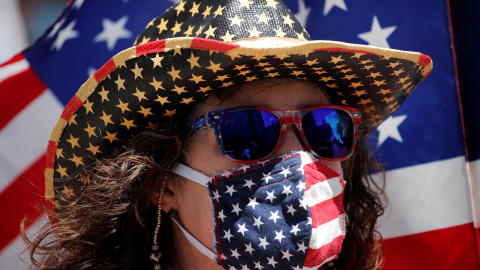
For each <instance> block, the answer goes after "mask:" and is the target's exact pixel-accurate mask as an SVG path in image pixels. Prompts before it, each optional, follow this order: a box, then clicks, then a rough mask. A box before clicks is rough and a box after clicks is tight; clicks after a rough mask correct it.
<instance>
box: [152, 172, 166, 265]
mask: <svg viewBox="0 0 480 270" xmlns="http://www.w3.org/2000/svg"><path fill="white" fill-rule="evenodd" d="M166 182H167V176H165V179H164V180H163V184H162V187H161V188H160V195H159V196H158V219H157V226H156V227H155V233H154V234H153V245H152V255H150V260H152V261H154V262H155V265H154V266H153V269H155V270H160V269H162V266H161V265H160V260H161V259H162V257H163V256H162V253H160V251H159V247H158V243H157V236H158V231H159V230H160V223H161V222H162V196H163V190H164V189H165V183H166Z"/></svg>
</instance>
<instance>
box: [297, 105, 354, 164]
mask: <svg viewBox="0 0 480 270" xmlns="http://www.w3.org/2000/svg"><path fill="white" fill-rule="evenodd" d="M302 126H303V132H304V133H305V138H306V139H307V141H308V143H309V144H310V147H311V148H312V149H313V151H314V152H315V153H317V155H319V156H321V157H324V158H331V159H335V158H343V157H346V156H347V155H348V154H349V153H350V150H351V149H352V146H353V122H352V118H351V117H350V115H349V114H348V113H347V112H345V111H342V110H339V109H333V108H325V109H318V110H315V111H311V112H309V113H307V114H305V116H304V117H303V119H302Z"/></svg>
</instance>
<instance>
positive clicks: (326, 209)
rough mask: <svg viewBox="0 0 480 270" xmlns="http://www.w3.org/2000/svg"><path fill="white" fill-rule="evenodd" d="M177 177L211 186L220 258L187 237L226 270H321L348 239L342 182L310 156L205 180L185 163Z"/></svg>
mask: <svg viewBox="0 0 480 270" xmlns="http://www.w3.org/2000/svg"><path fill="white" fill-rule="evenodd" d="M174 171H175V173H177V174H179V175H181V176H183V177H185V178H187V179H190V180H192V181H195V182H197V183H199V184H202V185H205V186H206V187H207V188H208V190H209V194H210V196H211V199H212V205H213V209H214V220H215V224H214V236H215V244H214V246H215V248H216V253H214V252H212V251H211V250H210V249H209V248H207V247H205V246H204V245H203V244H202V243H200V242H199V241H198V240H197V239H196V238H195V237H193V236H192V235H190V234H189V233H188V232H187V231H186V230H185V229H183V227H182V226H181V224H180V222H179V221H178V220H176V219H175V222H176V224H177V225H178V226H179V227H180V228H181V229H182V231H183V233H184V235H185V236H186V238H187V239H188V240H189V241H190V242H191V243H192V244H193V245H194V246H195V247H196V248H197V249H198V250H199V251H200V252H202V253H203V254H205V255H206V256H208V257H210V258H211V259H212V260H214V261H216V262H217V263H218V264H220V265H221V266H223V267H224V268H225V269H238V270H240V269H262V268H265V269H272V268H275V269H318V268H319V267H320V266H322V265H323V264H324V263H326V262H329V261H331V260H333V259H335V258H336V257H337V255H338V254H339V253H340V249H341V246H342V242H343V239H344V237H345V213H344V208H343V190H344V187H345V182H344V180H343V179H342V177H341V175H340V174H339V173H338V172H336V171H334V170H333V169H331V168H329V167H328V166H327V165H326V164H325V163H323V162H321V161H318V160H316V159H314V158H313V157H312V156H311V155H310V154H309V153H307V152H292V153H290V154H287V155H284V156H280V157H277V158H274V159H271V160H267V161H263V162H259V163H256V164H253V165H249V166H243V167H241V168H240V169H236V170H233V171H231V172H227V173H223V174H218V175H215V176H213V177H209V176H206V175H204V174H202V173H200V172H198V171H195V170H193V169H191V168H189V167H187V166H185V165H182V164H178V166H177V167H176V168H175V170H174Z"/></svg>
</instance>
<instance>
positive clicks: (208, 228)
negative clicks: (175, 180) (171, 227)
mask: <svg viewBox="0 0 480 270" xmlns="http://www.w3.org/2000/svg"><path fill="white" fill-rule="evenodd" d="M179 195H180V196H181V198H182V199H181V200H180V204H179V209H178V212H179V214H180V220H181V221H182V223H183V226H184V227H185V229H187V230H188V231H189V232H190V233H191V234H192V235H193V236H195V237H196V238H197V239H198V240H199V241H200V242H202V243H203V244H204V245H205V246H207V247H210V246H211V245H212V243H213V242H214V237H213V228H214V219H213V215H214V212H213V206H212V203H211V200H210V196H209V194H208V190H207V189H206V188H205V187H204V186H201V185H199V184H197V183H194V182H191V181H187V182H186V183H185V185H184V186H183V187H182V189H181V191H180V194H179Z"/></svg>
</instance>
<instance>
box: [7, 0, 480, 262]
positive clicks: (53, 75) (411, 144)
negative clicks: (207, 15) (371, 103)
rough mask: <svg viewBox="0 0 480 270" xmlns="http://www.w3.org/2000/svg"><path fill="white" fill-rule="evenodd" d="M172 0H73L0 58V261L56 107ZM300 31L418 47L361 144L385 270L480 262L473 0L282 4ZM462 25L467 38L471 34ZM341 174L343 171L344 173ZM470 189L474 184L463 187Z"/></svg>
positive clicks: (12, 249) (30, 210)
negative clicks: (376, 164)
mask: <svg viewBox="0 0 480 270" xmlns="http://www.w3.org/2000/svg"><path fill="white" fill-rule="evenodd" d="M174 2H176V0H172V1H167V0H156V1H155V0H135V1H133V0H104V1H95V0H74V1H71V2H70V3H69V4H68V6H67V7H66V9H65V11H64V12H63V13H62V14H61V15H60V17H59V18H58V19H57V21H56V22H55V23H54V24H53V25H52V26H51V27H50V28H49V29H48V30H47V32H46V33H45V34H44V35H43V36H42V37H41V38H40V39H39V40H38V41H37V42H36V43H35V44H34V45H33V46H31V47H30V48H27V49H26V50H24V51H23V52H22V53H20V54H18V55H17V56H15V57H14V58H12V59H11V60H10V61H7V62H6V63H4V64H1V65H0V112H1V114H0V211H1V213H0V215H1V216H2V222H0V268H1V269H22V263H21V261H20V260H19V258H18V257H19V253H20V252H21V250H22V249H23V245H22V241H21V237H19V223H20V221H21V219H22V218H23V217H24V216H28V217H31V220H30V222H28V223H27V225H28V226H29V228H30V230H34V228H35V226H36V225H38V224H41V223H42V222H43V221H42V220H43V219H42V218H40V213H39V212H38V211H37V210H36V205H38V204H40V203H42V202H43V198H42V196H41V195H38V194H43V193H44V191H43V189H44V175H43V170H42V168H43V167H44V154H45V150H46V147H47V142H48V140H49V136H50V132H51V131H52V129H53V126H54V125H55V123H56V121H57V119H58V118H59V116H60V114H61V112H62V109H63V107H64V106H65V105H66V104H67V103H68V101H69V99H70V98H71V97H72V96H73V95H74V93H75V92H76V91H77V90H78V88H79V87H80V85H81V84H82V83H83V82H84V81H85V80H86V79H87V78H88V76H89V75H90V74H92V73H93V72H94V71H95V70H96V69H98V68H100V67H101V65H102V64H104V63H105V62H106V61H107V60H108V59H110V58H111V57H112V56H113V55H114V54H115V53H117V52H119V51H121V50H122V49H125V48H128V47H130V46H131V45H132V44H133V41H134V39H135V37H136V35H137V34H138V33H139V32H140V30H141V29H143V28H144V27H145V26H146V25H147V23H148V22H149V21H150V20H151V19H152V18H154V17H155V16H157V15H158V14H160V13H161V12H163V11H164V10H165V9H166V8H168V7H169V6H170V5H172V4H174ZM285 3H286V4H287V6H289V7H290V9H292V11H293V12H294V13H295V14H296V16H297V18H298V19H299V21H300V22H301V23H302V24H303V25H304V26H305V27H306V29H307V30H308V32H309V33H310V35H311V37H312V39H331V40H338V41H345V42H351V43H360V44H369V45H375V46H380V47H389V48H395V49H402V50H413V51H420V52H422V53H424V54H427V55H429V56H430V57H431V58H432V59H433V61H434V70H433V72H432V74H431V75H430V76H429V77H428V78H427V79H426V80H425V81H424V82H422V83H421V84H420V86H419V87H418V88H417V89H416V90H415V91H413V94H412V95H411V96H410V97H409V98H408V99H407V101H406V102H405V103H404V105H403V106H402V107H400V109H399V111H398V112H397V113H395V114H394V115H393V116H392V117H391V118H389V119H387V120H386V121H385V122H384V123H383V124H382V125H381V126H380V127H379V128H378V131H377V132H376V133H375V135H376V137H377V139H376V140H373V141H372V144H373V146H374V147H375V148H376V149H377V150H376V152H377V154H378V156H379V158H380V159H381V160H382V161H384V162H385V163H386V164H387V173H386V177H387V184H386V193H387V195H388V199H389V205H388V208H387V211H386V213H385V215H384V216H383V217H382V218H381V220H380V222H379V229H380V231H381V233H382V235H383V237H384V238H385V240H384V244H385V267H384V268H385V269H478V268H480V260H479V253H480V245H479V237H478V236H479V232H480V231H479V230H478V228H479V217H478V215H479V209H478V205H479V202H480V176H479V173H480V161H479V160H480V142H477V141H476V139H477V138H480V125H479V124H478V121H479V120H478V119H480V111H479V110H478V108H477V107H476V103H478V102H479V101H480V91H478V88H479V87H480V76H479V75H480V68H479V65H478V64H477V63H478V62H479V61H476V60H479V59H478V58H480V56H479V55H478V53H477V52H476V51H474V49H475V48H476V47H478V44H479V43H478V42H479V41H480V38H479V37H478V33H480V16H478V14H479V13H480V2H479V1H467V0H456V1H453V0H450V1H446V0H445V1H438V0H424V1H418V0H390V1H381V0H371V1H358V0H286V1H285ZM471 33H473V34H471ZM346 180H347V181H348V179H346ZM475 191H476V192H475Z"/></svg>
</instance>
